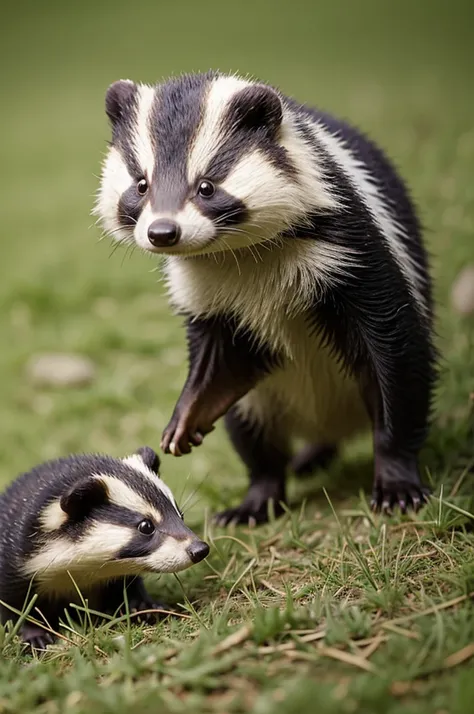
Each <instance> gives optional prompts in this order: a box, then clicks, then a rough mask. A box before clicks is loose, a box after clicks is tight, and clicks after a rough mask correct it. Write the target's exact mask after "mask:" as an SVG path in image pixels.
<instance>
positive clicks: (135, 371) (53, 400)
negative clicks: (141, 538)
mask: <svg viewBox="0 0 474 714" xmlns="http://www.w3.org/2000/svg"><path fill="white" fill-rule="evenodd" d="M471 17H472V12H470V5H469V3H468V2H467V0H466V2H462V1H461V0H460V1H459V2H452V3H449V4H445V3H442V2H435V1H434V2H431V3H424V2H422V1H421V0H420V2H419V3H412V2H411V3H409V2H399V3H396V4H395V5H394V4H392V3H388V2H384V1H382V0H379V1H378V2H376V0H361V1H360V2H358V3H355V2H354V0H352V2H348V1H346V2H344V1H343V0H338V1H337V2H329V0H327V1H326V2H321V3H317V4H311V3H310V2H307V3H305V2H304V0H296V1H295V2H292V3H288V2H286V3H283V2H275V3H272V4H271V6H270V5H269V4H267V5H266V6H264V4H263V3H262V2H253V3H250V2H248V1H246V2H244V3H240V4H237V3H236V4H235V5H232V6H231V5H226V4H224V3H222V2H221V3H219V4H218V3H217V2H209V3H207V4H203V5H201V6H199V7H198V6H197V5H196V3H194V4H191V3H189V2H179V3H174V4H172V5H171V6H168V4H167V5H166V6H163V7H162V6H161V4H160V3H158V2H156V3H153V4H151V3H150V4H149V5H146V3H145V4H143V3H142V4H139V5H133V6H132V4H130V3H125V2H123V0H117V1H116V2H114V3H112V2H103V3H101V4H100V5H95V4H93V3H91V2H83V3H77V4H75V5H74V6H72V5H71V6H70V8H68V10H67V11H66V9H65V8H63V7H62V6H61V5H60V4H58V5H57V6H55V5H54V4H53V3H51V2H45V3H41V4H39V3H38V4H36V5H33V3H23V4H22V5H18V6H17V7H16V8H10V12H9V14H8V13H6V14H5V15H4V17H3V29H4V30H5V29H6V31H4V37H3V38H2V43H1V48H0V59H1V60H2V67H3V68H4V72H3V75H4V76H3V77H2V83H3V85H4V86H3V97H4V102H3V103H2V115H1V118H0V122H1V128H2V133H1V136H2V144H1V146H0V156H1V165H2V169H3V170H2V172H1V177H0V182H1V192H0V195H1V197H2V222H1V230H2V234H3V241H2V280H1V281H0V304H1V306H2V309H1V312H0V339H1V344H2V349H1V350H0V369H1V379H0V483H1V484H6V483H7V482H9V481H10V480H11V479H12V478H14V477H15V475H16V474H17V473H19V472H20V471H22V470H25V469H28V468H29V467H31V466H32V465H34V464H36V463H38V462H40V461H42V460H45V459H47V458H51V457H55V456H59V455H63V454H66V453H68V452H70V451H97V450H100V451H106V452H110V453H112V454H115V455H123V454H125V453H127V452H130V451H132V450H134V449H135V448H136V447H137V446H140V445H142V444H146V443H148V444H150V445H151V446H155V447H157V446H158V444H159V438H160V434H161V430H162V428H163V427H164V425H165V424H166V422H167V419H168V417H169V415H170V413H171V410H172V407H173V405H174V402H175V400H176V398H177V396H178V393H179V390H180V388H181V385H182V383H183V379H184V376H185V372H186V359H185V349H184V334H183V331H182V329H181V327H180V322H179V320H178V319H176V318H174V317H172V316H171V314H170V311H169V309H168V306H167V304H166V299H165V297H164V291H163V288H162V285H161V284H160V283H159V281H158V278H159V273H157V272H153V271H154V268H155V267H156V263H155V262H154V261H153V260H151V259H147V258H145V257H144V256H142V255H138V254H136V253H135V254H133V255H132V256H125V255H124V252H123V251H120V250H118V251H116V252H115V253H114V254H113V255H112V256H110V253H111V247H110V245H109V244H107V242H105V241H104V242H102V243H99V242H98V238H99V232H98V230H97V229H95V228H91V229H89V227H90V226H91V223H92V219H91V218H90V216H89V211H90V208H91V205H92V195H93V193H94V191H95V189H96V186H97V180H96V178H95V177H94V173H95V174H97V173H98V171H99V161H100V156H101V152H102V151H103V150H104V148H105V141H106V139H107V138H108V129H107V126H106V122H105V117H104V113H103V96H104V90H105V87H106V86H107V84H108V83H109V82H111V81H113V80H114V79H117V78H119V77H123V76H131V77H133V78H136V79H142V80H146V81H153V80H156V79H158V78H160V77H161V76H165V75H167V74H169V73H171V72H177V71H182V70H196V69H206V68H208V67H210V66H214V67H219V68H221V69H224V70H227V69H231V70H240V71H242V72H250V73H252V74H255V75H259V76H261V77H263V78H264V79H267V80H268V81H271V82H275V83H277V84H279V85H280V86H281V87H282V88H283V89H284V90H285V91H287V92H289V93H291V94H294V95H296V96H298V97H299V98H301V99H303V100H306V101H309V102H314V103H317V104H319V105H320V106H323V107H325V108H327V109H330V110H333V111H335V112H337V113H340V114H341V115H344V116H347V117H349V118H350V119H351V120H352V121H353V122H355V123H357V124H359V125H360V126H362V127H363V128H364V129H365V130H366V131H367V132H369V133H370V134H372V135H373V136H374V137H375V138H376V139H377V140H378V141H379V142H380V143H381V144H382V145H383V146H384V147H386V148H387V150H388V151H389V153H390V155H391V156H392V157H393V158H394V159H395V160H396V162H397V164H398V165H399V167H400V169H401V171H402V173H403V174H404V176H406V178H407V179H408V181H409V183H410V185H411V187H412V190H413V194H414V196H415V198H416V200H417V203H418V204H419V206H420V210H421V213H422V216H423V220H424V223H425V225H426V236H427V242H428V244H429V247H430V250H431V252H432V254H433V269H434V274H435V278H436V297H437V300H438V333H439V346H440V349H441V351H442V353H443V357H444V360H443V374H442V380H441V384H440V388H439V391H438V398H437V404H436V420H435V423H434V425H433V429H432V433H431V436H430V441H429V443H428V444H427V447H426V450H425V453H424V455H423V465H424V473H425V478H426V480H427V481H428V482H430V483H431V484H432V485H433V487H434V489H435V497H434V498H433V500H432V502H431V504H430V505H429V507H427V508H426V509H425V510H424V511H423V512H422V513H421V514H419V515H418V516H413V515H412V516H407V517H404V518H401V517H399V516H394V517H393V518H389V519H388V518H386V519H384V518H380V517H373V516H372V515H371V514H370V513H369V510H368V507H367V492H368V488H369V487H370V479H371V451H370V440H369V439H368V438H364V439H361V440H360V441H359V442H357V443H355V444H351V445H348V446H347V448H346V450H345V452H344V454H343V457H342V458H341V459H340V460H339V462H338V463H336V464H335V465H334V466H333V467H332V468H331V470H330V471H329V472H328V473H324V474H322V473H321V474H317V475H315V477H314V478H313V479H311V480H307V481H304V482H299V483H296V482H292V483H291V484H290V496H291V502H292V508H291V511H289V512H288V513H287V514H286V515H285V516H284V517H283V518H281V519H279V520H278V521H275V522H273V523H270V524H269V525H267V526H265V527H263V528H260V529H257V530H249V529H246V528H238V529H236V530H234V531H224V530H221V529H216V528H214V527H212V526H211V525H210V513H212V512H213V511H214V510H215V509H217V508H218V507H223V506H225V505H228V504H231V503H233V502H237V501H238V499H239V498H240V497H241V495H242V493H243V490H244V489H245V485H246V479H245V474H244V472H243V469H242V467H241V465H240V464H239V462H238V460H237V458H236V457H235V456H234V454H233V453H232V452H231V450H230V447H229V445H228V442H227V440H226V437H225V434H224V431H223V429H222V426H221V425H219V426H218V428H217V429H216V431H215V432H213V433H212V434H211V435H209V436H208V437H207V438H206V442H205V445H204V446H203V447H201V448H200V449H196V450H195V451H194V453H193V454H192V455H191V456H189V457H186V458H183V459H179V460H175V459H173V457H171V456H169V457H164V458H163V476H164V478H165V479H166V481H167V482H168V483H169V484H170V486H171V487H172V488H173V490H174V492H175V494H176V495H177V496H178V497H180V501H181V502H184V501H185V500H186V499H189V504H188V506H187V508H186V517H187V520H188V522H189V524H190V525H191V526H192V527H194V528H196V529H197V530H198V531H199V532H201V533H203V535H204V536H205V537H206V538H207V539H208V540H209V542H210V543H211V545H212V553H211V556H210V557H209V559H208V561H207V562H205V563H203V564H200V565H199V566H196V567H195V568H193V569H190V570H189V571H186V572H185V573H183V574H182V575H181V576H180V578H179V582H178V580H176V579H175V578H174V577H172V576H167V577H163V578H161V579H157V578H150V580H149V588H150V590H151V591H153V592H154V593H156V594H157V595H158V594H159V595H160V596H162V597H167V598H168V600H169V601H170V602H171V603H173V602H174V603H177V602H181V603H183V604H184V610H183V615H186V617H184V616H183V617H182V618H178V619H175V620H173V621H170V622H166V623H163V624H162V625H159V626H157V627H154V628H150V627H138V626H135V625H130V623H128V624H127V623H123V622H121V623H120V622H111V623H108V624H107V625H105V626H104V627H101V628H98V629H96V630H91V629H90V628H88V627H87V624H84V626H83V627H82V626H76V627H75V629H76V632H72V631H70V630H64V631H63V633H62V634H63V637H64V638H65V639H63V640H61V641H60V642H59V643H58V645H57V646H55V647H54V648H51V651H50V652H48V654H47V655H46V656H44V657H43V658H42V659H41V660H31V658H28V657H27V656H26V655H25V654H24V653H23V651H22V648H21V646H20V644H19V641H18V640H17V639H15V638H12V637H11V633H9V632H8V631H7V632H1V633H0V654H1V658H0V712H1V713H2V714H3V713H4V712H8V713H10V712H18V711H22V712H24V713H28V712H33V711H34V712H38V713H39V714H55V713H56V712H61V711H66V710H67V711H68V713H69V714H82V713H83V712H87V713H88V714H92V713H93V712H109V711H110V712H114V714H121V713H122V712H126V711H134V710H140V712H155V711H159V712H163V713H164V714H168V712H169V713H170V714H171V713H174V712H186V713H188V712H193V713H194V712H195V713H196V714H200V713H201V712H219V713H225V712H247V711H253V712H256V714H266V713H267V712H269V713H270V712H271V713H272V714H273V712H278V713H281V714H290V712H291V713H293V712H294V713H295V714H300V713H301V714H306V712H308V713H310V712H311V713H312V712H314V711H317V712H320V713H321V714H326V713H332V712H338V713H339V712H343V713H346V712H347V714H352V713H353V712H359V711H360V712H364V714H370V713H371V712H377V713H378V712H390V714H395V713H396V712H402V711H403V712H409V713H410V712H420V711H423V712H430V713H431V712H432V713H433V714H435V713H436V714H442V713H448V712H449V714H461V713H462V714H464V712H465V713H466V714H467V713H468V712H472V702H473V700H474V683H473V682H474V680H473V678H472V662H473V660H472V659H470V657H471V656H472V655H473V654H474V610H473V606H472V598H471V595H472V593H473V592H474V534H473V530H472V524H473V521H474V489H473V484H472V481H473V471H472V467H473V459H474V448H473V447H474V431H473V430H474V419H473V402H472V397H470V395H471V394H472V393H473V392H474V330H473V323H472V320H469V319H461V318H460V317H458V316H456V315H455V314H454V313H453V311H452V309H451V306H450V303H449V290H450V286H451V283H452V281H453V279H454V277H455V276H456V274H457V271H458V270H459V269H460V268H461V267H462V266H463V265H464V264H465V263H466V262H469V261H473V260H474V239H473V232H474V181H473V174H472V171H473V166H474V130H473V128H472V126H473V122H472V119H473V116H474V95H473V93H472V78H471V67H472V42H471V39H470V34H469V33H470V28H471V27H472V21H471ZM62 350H64V351H72V352H77V353H82V354H85V355H87V356H89V357H91V358H92V359H93V360H94V361H95V363H96V365H97V369H98V374H97V379H96V381H95V382H94V384H93V385H92V386H90V387H88V388H83V389H63V390H46V389H42V388H38V387H34V386H33V385H32V384H31V383H30V382H29V380H28V378H27V376H26V372H25V370H26V364H27V362H28V360H29V359H30V357H31V356H32V355H35V354H37V353H41V352H44V351H45V352H48V351H54V352H56V351H62Z"/></svg>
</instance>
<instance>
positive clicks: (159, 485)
mask: <svg viewBox="0 0 474 714" xmlns="http://www.w3.org/2000/svg"><path fill="white" fill-rule="evenodd" d="M159 464H160V462H159V458H158V456H157V454H155V452H154V451H153V450H152V449H150V448H148V447H143V448H141V449H139V450H138V451H137V453H136V454H134V455H132V456H129V457H128V458H125V459H114V458H111V457H110V456H100V455H90V454H84V455H78V456H69V457H68V458H65V459H59V460H57V461H50V462H48V463H45V464H42V465H41V466H37V467H36V468H34V469H33V470H32V471H29V472H28V473H25V474H23V475H22V476H20V477H19V478H18V479H17V480H16V481H14V482H13V483H12V485H11V486H10V487H9V488H8V489H7V490H6V491H5V493H3V494H2V495H1V497H0V601H2V603H4V604H0V618H1V621H2V622H6V621H7V620H9V619H13V620H17V619H18V618H17V616H16V615H15V613H13V612H12V611H11V610H10V609H9V607H8V606H10V607H13V608H15V609H16V610H20V611H21V610H23V608H24V607H25V606H26V605H27V604H28V599H29V597H31V596H32V595H33V594H35V593H37V594H38V598H37V600H36V603H35V607H36V608H37V611H39V612H37V611H35V610H33V612H32V615H33V616H34V617H35V619H36V620H39V621H44V620H46V621H47V623H48V625H49V627H50V628H51V629H53V630H56V629H57V627H58V624H59V618H60V617H61V615H62V613H63V611H64V608H65V607H67V605H68V604H69V603H70V602H74V601H75V602H81V600H80V598H79V597H78V593H77V589H76V585H77V587H78V588H79V589H80V591H81V594H82V596H83V597H84V598H87V599H88V601H89V606H90V608H91V609H94V610H96V611H97V610H98V611H100V612H103V613H110V614H113V613H115V612H116V611H117V610H118V609H119V608H120V607H121V606H122V605H123V604H124V589H126V591H127V599H128V603H129V608H130V611H133V610H147V609H156V608H163V607H164V606H163V605H159V604H158V603H155V602H153V600H152V599H151V598H150V596H149V595H148V593H147V592H146V590H145V587H144V585H143V581H142V579H141V577H139V574H140V573H147V572H148V573H174V572H177V571H179V570H184V569H185V568H188V567H189V566H190V565H192V564H193V563H198V562H199V561H201V560H203V558H205V557H206V556H207V554H208V553H209V546H208V545H207V543H203V542H202V541H200V540H199V539H198V538H197V537H196V535H195V534H194V533H193V532H192V531H191V530H190V529H189V528H187V527H186V526H185V524H184V523H183V518H182V514H181V513H180V511H179V509H178V506H177V505H176V502H175V500H174V498H173V495H172V493H171V491H170V490H169V488H168V487H167V486H166V485H165V484H164V483H163V481H162V480H161V479H160V477H159V476H158V468H159ZM21 635H22V638H23V640H24V641H25V642H28V643H29V644H30V645H31V646H32V647H36V648H39V649H44V648H45V647H46V645H47V644H48V643H51V642H53V640H54V637H53V635H52V634H51V632H48V631H47V630H45V629H43V628H42V627H40V626H39V625H35V624H31V623H28V622H25V624H24V625H23V627H22V630H21Z"/></svg>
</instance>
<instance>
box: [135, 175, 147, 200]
mask: <svg viewBox="0 0 474 714" xmlns="http://www.w3.org/2000/svg"><path fill="white" fill-rule="evenodd" d="M137 191H138V193H139V194H140V196H144V195H145V194H146V192H147V191H148V181H147V180H146V179H144V178H143V179H141V180H140V181H139V182H138V183H137Z"/></svg>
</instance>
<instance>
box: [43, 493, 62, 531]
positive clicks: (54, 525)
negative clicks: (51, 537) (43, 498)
mask: <svg viewBox="0 0 474 714" xmlns="http://www.w3.org/2000/svg"><path fill="white" fill-rule="evenodd" d="M39 520H40V523H41V530H43V531H48V532H51V531H56V530H58V529H59V528H61V526H63V525H64V524H65V523H66V521H67V514H66V513H64V511H63V509H62V508H61V505H60V503H59V500H57V501H53V502H52V503H50V504H49V505H48V506H46V508H44V509H43V511H42V512H41V514H40V517H39Z"/></svg>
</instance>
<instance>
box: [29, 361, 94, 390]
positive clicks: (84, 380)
mask: <svg viewBox="0 0 474 714" xmlns="http://www.w3.org/2000/svg"><path fill="white" fill-rule="evenodd" d="M27 373H28V376H29V378H30V379H31V381H32V382H34V383H35V384H38V385H43V386H50V387H79V386H81V387H82V386H85V385H87V384H90V383H91V382H92V381H93V380H94V378H95V374H96V368H95V365H94V363H93V362H92V361H91V360H90V359H88V358H87V357H82V356H81V355H74V354H45V355H38V356H36V357H33V358H32V359H31V360H30V361H29V363H28V366H27Z"/></svg>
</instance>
